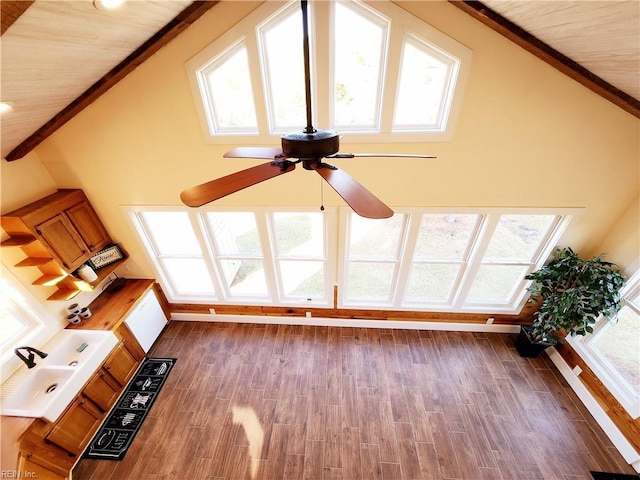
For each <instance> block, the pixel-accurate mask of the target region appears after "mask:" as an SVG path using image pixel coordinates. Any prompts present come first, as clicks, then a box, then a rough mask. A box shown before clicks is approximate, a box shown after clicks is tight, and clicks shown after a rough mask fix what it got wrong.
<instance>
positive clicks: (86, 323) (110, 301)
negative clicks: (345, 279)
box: [66, 278, 155, 330]
mask: <svg viewBox="0 0 640 480" xmlns="http://www.w3.org/2000/svg"><path fill="white" fill-rule="evenodd" d="M154 282H155V281H154V280H150V279H146V278H145V279H142V278H127V279H126V280H125V283H124V286H123V287H122V288H121V289H120V290H118V291H116V292H102V293H101V294H100V295H98V297H96V299H95V300H94V301H93V302H91V303H90V304H89V309H90V310H91V317H89V318H87V319H85V320H82V322H80V323H77V324H69V325H68V326H67V327H66V328H68V329H73V330H79V329H80V330H115V329H116V328H118V327H119V326H120V324H121V323H122V322H123V321H124V319H125V317H126V315H127V313H129V312H130V311H131V309H133V307H134V306H135V305H136V303H138V301H139V300H140V299H141V298H142V296H143V295H144V294H145V293H146V292H147V290H149V289H151V288H153V284H154Z"/></svg>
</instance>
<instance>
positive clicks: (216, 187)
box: [180, 162, 296, 207]
mask: <svg viewBox="0 0 640 480" xmlns="http://www.w3.org/2000/svg"><path fill="white" fill-rule="evenodd" d="M295 168H296V165H295V164H294V163H292V162H285V163H284V164H278V163H275V162H269V163H263V164H261V165H256V166H255V167H251V168H247V169H246V170H240V171H239V172H236V173H232V174H231V175H227V176H225V177H221V178H218V179H216V180H212V181H210V182H207V183H203V184H202V185H198V186H195V187H192V188H189V189H187V190H185V191H183V192H182V193H181V194H180V200H182V203H184V204H185V205H187V206H189V207H200V206H202V205H204V204H206V203H209V202H213V201H214V200H218V199H219V198H222V197H225V196H227V195H230V194H232V193H235V192H237V191H239V190H242V189H244V188H247V187H250V186H252V185H255V184H257V183H260V182H263V181H265V180H268V179H270V178H273V177H277V176H278V175H282V174H283V173H287V172H291V171H292V170H294V169H295Z"/></svg>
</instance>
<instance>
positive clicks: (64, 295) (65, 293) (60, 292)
mask: <svg viewBox="0 0 640 480" xmlns="http://www.w3.org/2000/svg"><path fill="white" fill-rule="evenodd" d="M79 293H80V290H76V289H70V288H58V289H57V290H56V291H55V292H54V293H53V294H51V295H49V296H48V297H47V300H62V301H66V300H71V299H72V298H73V297H75V296H76V295H78V294H79Z"/></svg>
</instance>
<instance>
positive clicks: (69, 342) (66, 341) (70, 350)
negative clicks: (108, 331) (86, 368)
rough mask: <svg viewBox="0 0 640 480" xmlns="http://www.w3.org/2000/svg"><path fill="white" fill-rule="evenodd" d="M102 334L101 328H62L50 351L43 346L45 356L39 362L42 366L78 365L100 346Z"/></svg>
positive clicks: (90, 356)
mask: <svg viewBox="0 0 640 480" xmlns="http://www.w3.org/2000/svg"><path fill="white" fill-rule="evenodd" d="M104 334H105V332H104V331H102V330H64V331H63V332H61V333H60V335H61V338H59V339H58V341H57V342H56V344H55V345H53V346H52V347H51V348H52V350H51V351H50V352H49V351H48V350H46V348H45V352H47V353H48V355H47V358H45V359H44V360H40V362H42V364H43V366H45V365H47V366H59V367H80V366H82V364H84V363H85V362H86V361H87V360H89V359H91V358H92V357H93V356H94V355H95V354H96V353H97V352H96V350H99V349H100V348H101V346H102V344H103V342H104V340H105V335H104ZM110 350H111V348H109V351H110Z"/></svg>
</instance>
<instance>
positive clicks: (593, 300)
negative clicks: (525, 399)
mask: <svg viewBox="0 0 640 480" xmlns="http://www.w3.org/2000/svg"><path fill="white" fill-rule="evenodd" d="M525 279H527V280H533V281H534V283H533V284H532V285H531V286H530V287H528V288H527V291H528V292H529V293H530V294H531V297H530V298H529V301H530V302H535V303H537V304H538V309H537V311H536V312H534V320H533V323H532V325H531V326H521V328H520V335H519V336H518V339H517V341H516V349H517V350H518V353H519V354H520V356H522V357H536V356H538V354H540V352H542V351H543V350H544V349H546V348H547V347H549V346H551V345H555V344H557V343H562V338H563V337H564V336H566V335H567V334H569V333H570V334H571V335H586V334H587V333H592V332H593V328H592V325H593V324H594V323H595V322H596V320H597V319H598V318H599V317H600V315H603V316H604V317H606V318H608V317H610V316H612V315H614V314H615V313H617V312H618V310H619V309H620V288H621V287H622V284H623V283H624V276H623V275H622V274H621V273H620V272H619V271H618V269H617V267H616V265H615V264H613V263H610V262H605V261H603V260H602V259H601V256H597V257H594V258H592V259H588V260H585V259H582V258H580V257H579V256H578V255H577V254H576V253H575V252H574V251H573V250H572V249H571V248H569V247H566V248H558V249H556V252H555V256H554V259H553V260H552V261H551V262H550V263H549V264H547V265H545V266H544V267H542V268H540V269H538V270H536V271H535V272H532V273H530V274H528V275H527V276H525Z"/></svg>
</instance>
